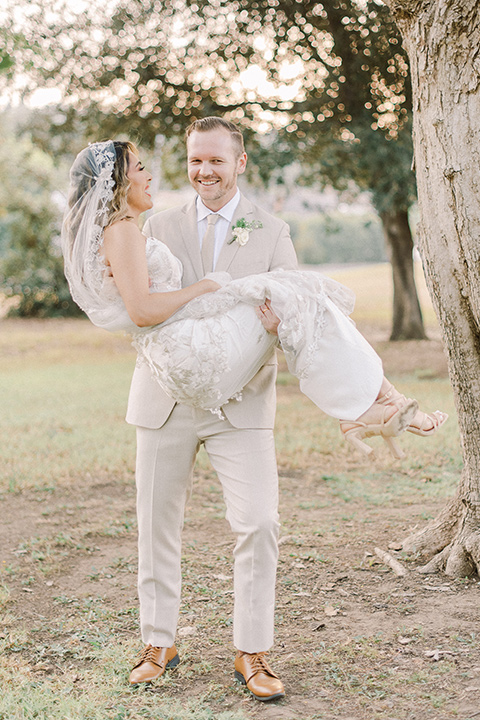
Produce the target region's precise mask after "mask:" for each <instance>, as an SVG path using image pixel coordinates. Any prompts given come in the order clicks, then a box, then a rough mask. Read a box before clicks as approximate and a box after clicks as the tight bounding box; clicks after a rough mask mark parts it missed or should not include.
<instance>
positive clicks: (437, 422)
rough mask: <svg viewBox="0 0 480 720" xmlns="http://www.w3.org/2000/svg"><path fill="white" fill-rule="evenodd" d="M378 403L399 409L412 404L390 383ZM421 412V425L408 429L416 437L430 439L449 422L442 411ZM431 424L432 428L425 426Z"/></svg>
mask: <svg viewBox="0 0 480 720" xmlns="http://www.w3.org/2000/svg"><path fill="white" fill-rule="evenodd" d="M377 402H379V403H382V405H394V406H395V407H397V408H401V407H403V406H404V405H405V403H408V402H410V400H409V399H408V398H406V397H405V395H402V394H401V393H399V392H398V390H397V389H396V388H395V387H394V386H393V385H392V384H391V383H390V386H389V388H388V390H387V391H386V392H385V393H384V394H383V395H382V396H381V397H379V398H378V399H377ZM421 412H422V413H423V417H422V419H421V421H420V425H419V426H417V425H412V424H410V425H409V426H408V427H407V432H410V433H413V434H414V435H421V436H422V437H428V436H429V435H433V434H434V433H436V432H437V430H438V429H439V428H441V427H442V425H443V424H444V423H446V422H447V420H448V415H447V413H444V412H442V411H441V410H435V411H434V412H432V413H425V412H423V411H421ZM429 422H430V423H432V427H430V428H428V429H426V428H425V426H426V425H428V423H429Z"/></svg>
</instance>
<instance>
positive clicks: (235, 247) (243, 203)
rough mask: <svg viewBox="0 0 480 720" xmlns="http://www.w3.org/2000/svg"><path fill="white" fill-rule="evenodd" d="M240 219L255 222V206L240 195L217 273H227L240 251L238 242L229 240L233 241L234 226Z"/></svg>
mask: <svg viewBox="0 0 480 720" xmlns="http://www.w3.org/2000/svg"><path fill="white" fill-rule="evenodd" d="M240 218H244V219H245V220H246V221H247V222H253V220H254V217H253V205H252V203H251V202H250V200H247V198H246V197H244V196H243V195H240V200H239V202H238V205H237V208H236V210H235V213H234V215H233V218H232V224H231V226H230V228H229V230H228V232H227V235H226V237H225V242H224V243H223V247H222V249H221V250H220V255H219V256H218V260H217V264H216V265H215V271H217V270H218V271H221V270H223V271H227V270H228V268H229V266H230V264H231V262H232V261H233V258H234V257H235V255H236V254H237V252H238V251H239V249H240V245H239V244H238V243H237V242H235V241H233V242H230V243H229V240H231V239H232V226H234V225H235V224H236V222H237V221H238V220H240Z"/></svg>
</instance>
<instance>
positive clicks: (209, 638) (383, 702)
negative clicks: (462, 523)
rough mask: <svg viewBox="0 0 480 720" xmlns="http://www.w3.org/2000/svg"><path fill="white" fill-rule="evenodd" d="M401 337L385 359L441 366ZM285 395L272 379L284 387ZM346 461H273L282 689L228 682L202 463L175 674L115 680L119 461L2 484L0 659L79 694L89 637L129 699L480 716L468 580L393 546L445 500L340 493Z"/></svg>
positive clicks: (133, 646)
mask: <svg viewBox="0 0 480 720" xmlns="http://www.w3.org/2000/svg"><path fill="white" fill-rule="evenodd" d="M398 347H399V345H398V344H395V346H389V348H387V352H384V350H385V348H384V349H383V350H382V354H383V356H384V357H386V365H387V366H388V364H389V363H390V364H391V368H392V370H393V371H396V372H403V371H404V370H407V371H409V370H408V367H407V365H408V366H409V367H410V364H412V366H413V363H414V367H415V368H416V369H417V371H418V369H419V368H420V370H422V369H423V370H424V371H425V372H427V371H430V370H431V372H432V373H433V374H434V376H441V375H444V373H445V364H444V359H443V352H442V350H441V347H440V344H439V342H437V344H432V343H430V344H423V343H418V344H416V349H417V351H418V352H417V355H416V357H415V358H414V357H413V353H412V347H413V346H412V345H409V350H410V351H409V353H399V352H398ZM389 352H391V357H390V358H389V357H388V353H389ZM400 356H401V357H405V356H408V357H409V358H410V359H409V362H408V363H407V361H405V363H404V365H402V366H401V367H400V366H399V365H398V362H395V358H397V359H398V358H399V357H400ZM294 392H298V391H297V390H296V388H295V387H291V386H288V387H280V388H279V394H280V395H281V394H282V393H294ZM358 467H359V466H358V459H352V457H350V456H349V458H348V460H341V459H336V460H335V458H333V459H332V456H331V455H329V456H328V457H327V456H326V457H325V464H324V465H323V466H322V467H321V468H319V467H318V466H315V467H310V468H307V469H305V470H304V471H298V470H297V471H295V472H294V471H293V470H291V469H290V468H289V467H286V466H285V467H282V468H280V471H281V477H280V486H281V517H282V523H283V524H282V532H281V541H280V562H279V569H278V584H277V588H278V589H277V619H276V645H275V648H274V649H273V650H272V653H271V661H272V665H273V666H274V667H275V669H276V670H277V672H278V673H279V674H280V675H281V677H282V679H283V680H284V682H285V685H286V688H287V697H286V698H285V699H284V700H282V701H280V702H278V703H274V704H270V705H268V704H267V705H263V704H260V703H257V702H256V701H254V700H253V699H252V698H251V697H250V696H249V695H248V694H247V693H246V691H245V690H244V689H242V688H240V687H238V686H237V685H236V684H235V683H234V681H233V668H232V664H233V655H234V648H233V645H232V641H231V630H232V628H231V614H232V599H233V596H232V581H233V578H232V562H231V558H232V548H233V541H232V538H231V535H230V533H229V531H228V527H227V525H226V522H225V520H224V518H223V512H224V511H223V504H222V498H221V491H220V489H219V487H218V484H217V482H216V478H215V476H214V474H213V473H212V472H210V471H198V472H197V473H196V479H195V488H194V493H193V497H192V500H191V502H190V504H189V507H188V512H187V518H186V524H185V531H184V562H183V602H182V607H181V616H180V623H179V631H178V647H179V651H180V654H181V659H182V662H181V665H180V666H179V668H178V669H177V670H176V671H174V672H171V673H170V674H169V677H168V678H167V677H165V678H162V680H161V681H159V682H158V683H156V684H154V685H153V686H152V687H150V688H139V689H136V690H131V689H130V688H129V687H128V684H127V676H128V669H129V667H130V665H131V663H132V661H133V656H134V652H135V651H136V650H138V649H140V647H141V644H140V640H139V637H138V612H137V610H138V609H137V597H136V587H135V584H136V557H137V553H136V525H135V491H134V481H133V475H132V472H131V470H128V469H127V470H126V471H125V475H124V477H123V478H120V479H119V478H118V477H109V476H108V474H105V476H104V477H96V478H91V477H80V478H79V479H78V483H76V484H75V485H74V486H69V487H68V488H67V487H61V486H59V487H57V488H55V489H49V490H41V491H27V492H22V493H18V494H9V493H6V494H4V495H2V496H1V497H0V512H1V515H2V519H3V522H2V527H1V529H0V547H1V560H2V567H3V579H4V582H5V585H6V586H7V588H8V590H9V598H8V601H7V602H6V608H7V610H8V613H9V617H10V620H8V617H7V618H6V620H5V623H4V629H3V631H2V634H1V637H2V641H3V642H4V648H5V651H4V659H5V658H6V660H7V662H13V661H15V662H16V663H21V664H23V665H25V666H28V669H29V670H28V671H29V673H31V677H32V678H33V679H34V680H35V681H36V682H42V680H46V679H49V678H52V677H57V676H58V677H63V676H65V677H68V678H70V679H71V678H72V677H73V680H72V682H74V683H76V688H77V692H78V691H82V689H84V691H87V690H88V681H87V680H86V675H85V673H86V672H87V671H88V670H90V671H91V670H92V669H95V666H96V665H95V664H96V663H97V662H98V660H97V657H98V648H99V647H100V648H104V649H106V652H107V654H109V655H110V656H111V657H112V659H113V658H115V656H116V654H117V653H118V656H119V660H118V667H117V668H116V672H118V673H121V675H122V678H124V683H123V685H122V687H123V690H122V692H123V693H124V696H122V701H123V702H124V703H126V704H127V705H128V703H129V702H130V703H132V704H135V703H136V706H137V707H138V706H141V704H142V698H147V697H148V698H151V697H152V694H153V695H155V696H158V699H159V701H160V700H161V699H162V698H170V699H177V700H180V701H183V700H184V699H187V698H189V697H197V698H198V697H202V698H203V700H204V702H206V703H207V704H208V706H209V708H211V713H212V715H211V717H213V718H215V717H217V715H220V714H221V713H222V712H224V711H227V710H229V711H230V712H239V713H240V712H241V711H243V712H244V714H245V715H246V716H247V717H251V718H257V717H258V718H267V719H270V718H271V719H272V720H279V719H284V720H294V719H295V720H299V719H301V720H308V719H310V720H313V719H314V718H315V719H317V720H320V719H321V720H373V719H374V718H385V719H388V720H407V719H408V720H414V719H415V720H427V719H428V720H446V719H451V720H454V719H455V720H458V719H462V720H467V719H469V718H474V717H477V716H480V715H479V708H480V653H479V643H478V627H479V620H480V617H479V616H480V609H479V607H480V606H479V583H478V578H476V579H470V580H465V581H452V580H450V579H448V578H447V577H445V576H443V575H433V576H432V575H429V576H426V575H422V574H420V573H419V572H418V570H417V567H418V563H417V562H416V561H415V558H406V557H402V555H401V553H399V552H397V551H396V550H395V549H394V547H393V548H392V547H389V546H391V544H392V543H394V541H395V540H399V539H401V538H403V537H404V536H405V535H407V534H408V532H409V531H410V529H411V528H412V527H413V526H414V525H417V524H422V523H424V522H425V517H427V516H429V515H430V516H431V515H435V514H436V513H437V512H438V510H439V509H440V508H441V506H442V505H443V501H441V500H440V501H439V500H426V501H422V502H421V503H419V502H417V503H416V502H415V498H413V497H412V499H411V501H410V502H409V503H406V502H400V501H399V502H398V503H395V502H393V503H389V504H380V503H378V502H374V501H372V500H369V498H368V497H367V496H366V495H365V493H364V494H363V495H362V494H358V496H355V497H354V498H353V500H352V498H346V497H345V495H344V493H342V491H341V487H340V486H339V484H338V482H339V481H338V479H337V478H338V477H340V476H341V477H342V478H343V480H342V482H349V483H351V486H352V487H354V485H355V482H356V472H357V471H358ZM326 469H327V470H328V471H329V472H331V471H333V469H334V472H335V475H332V474H329V475H327V474H326ZM377 469H378V468H377ZM384 482H385V478H384V477H382V474H381V472H376V473H372V477H371V481H370V483H371V487H370V490H371V495H372V496H375V493H377V494H379V493H380V491H381V490H382V489H383V483H384ZM375 547H380V548H382V549H384V550H388V551H389V552H390V553H391V554H392V555H394V556H395V557H396V558H397V559H398V560H399V561H400V562H401V563H402V564H403V566H404V567H405V569H406V575H405V576H404V577H398V576H396V575H395V574H394V573H393V572H392V570H391V569H390V567H388V566H387V565H385V564H383V563H382V562H381V561H380V560H379V558H378V557H377V556H376V555H375ZM12 618H14V619H15V620H12ZM19 630H21V631H22V633H23V634H19ZM122 648H123V650H122ZM122 682H123V681H122ZM108 717H113V715H110V714H109V715H108ZM118 717H120V715H119V716H118ZM122 717H128V715H122ZM135 717H137V715H135ZM155 717H157V716H155ZM158 717H160V716H158ZM162 717H163V716H162Z"/></svg>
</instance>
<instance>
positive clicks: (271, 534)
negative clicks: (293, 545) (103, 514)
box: [136, 405, 279, 652]
mask: <svg viewBox="0 0 480 720" xmlns="http://www.w3.org/2000/svg"><path fill="white" fill-rule="evenodd" d="M137 443H138V448H137V470H136V478H137V513H138V529H139V576H138V591H139V599H140V622H141V629H142V638H143V641H144V642H145V643H151V644H152V645H154V646H166V647H170V646H171V645H173V643H174V641H175V633H176V628H177V620H178V613H179V606H180V591H181V567H180V563H181V534H182V528H183V519H184V508H185V504H186V502H187V500H188V497H189V495H190V492H191V484H192V471H193V465H194V462H195V456H196V454H197V452H198V449H199V447H200V445H201V444H202V443H204V444H205V449H206V451H207V453H208V456H209V458H210V461H211V463H212V465H213V467H214V469H215V471H216V472H217V475H218V478H219V480H220V482H221V485H222V488H223V495H224V499H225V504H226V519H227V520H228V522H229V524H230V527H231V529H232V531H233V533H234V534H235V537H236V545H235V549H234V619H233V620H234V624H233V627H234V644H235V647H236V648H237V649H239V650H243V651H245V652H260V651H263V650H268V649H269V648H270V647H271V646H272V644H273V626H274V604H275V576H276V567H277V559H278V542H277V541H278V529H279V522H278V510H277V508H278V476H277V467H276V459H275V447H274V439H273V431H272V430H270V429H237V428H234V427H233V426H232V425H231V424H230V423H229V422H228V420H220V419H219V418H217V417H216V416H215V415H213V414H212V413H210V412H208V411H204V410H196V409H194V408H191V407H188V406H186V405H176V406H175V408H174V409H173V411H172V414H171V416H170V417H169V419H168V421H167V422H166V424H165V425H164V426H163V427H162V428H160V429H149V428H143V427H138V428H137Z"/></svg>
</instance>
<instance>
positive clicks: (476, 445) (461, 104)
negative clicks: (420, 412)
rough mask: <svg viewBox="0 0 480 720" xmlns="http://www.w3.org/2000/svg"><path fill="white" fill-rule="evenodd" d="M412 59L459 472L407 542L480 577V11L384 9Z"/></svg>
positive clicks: (457, 571) (425, 253)
mask: <svg viewBox="0 0 480 720" xmlns="http://www.w3.org/2000/svg"><path fill="white" fill-rule="evenodd" d="M386 2H387V4H388V5H389V6H390V8H391V10H392V13H393V15H394V17H395V19H396V21H397V23H398V25H399V27H400V30H401V32H402V35H403V38H404V43H405V47H406V49H407V52H408V54H409V58H410V70H411V77H412V88H413V97H414V101H413V112H414V115H413V118H414V126H413V140H414V148H415V163H416V170H417V186H418V197H419V207H420V213H421V225H420V232H419V250H420V254H421V256H422V259H423V263H424V269H425V276H426V281H427V286H428V289H429V292H430V295H431V297H432V301H433V304H434V307H435V310H436V313H437V316H438V319H439V323H440V326H441V328H442V333H443V339H444V344H445V348H446V351H447V356H448V365H449V374H450V379H451V382H452V386H453V391H454V397H455V404H456V409H457V413H458V420H459V426H460V436H461V442H462V450H463V460H464V469H463V472H462V477H461V480H460V483H459V487H458V492H457V496H456V498H455V499H454V500H453V501H452V502H451V503H450V505H449V506H447V508H446V509H445V510H444V512H443V513H442V514H441V516H439V518H437V519H435V520H434V521H432V522H431V523H430V524H429V525H428V526H427V527H426V528H425V529H424V530H422V531H420V532H419V533H417V534H416V535H413V536H412V537H410V538H408V539H407V541H405V543H404V546H405V548H407V549H409V550H412V549H417V550H420V551H421V552H422V553H423V554H432V553H434V554H436V555H435V557H434V558H433V559H432V560H431V561H430V563H429V564H428V565H427V566H426V568H424V569H425V570H426V571H428V570H435V569H438V568H440V567H444V568H445V570H446V572H447V574H449V575H451V576H455V577H459V576H464V575H470V574H472V573H474V572H475V571H476V572H479V571H480V421H479V418H480V281H479V270H480V244H479V237H480V192H479V189H480V188H479V168H480V55H479V48H480V5H479V4H478V0H386Z"/></svg>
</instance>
